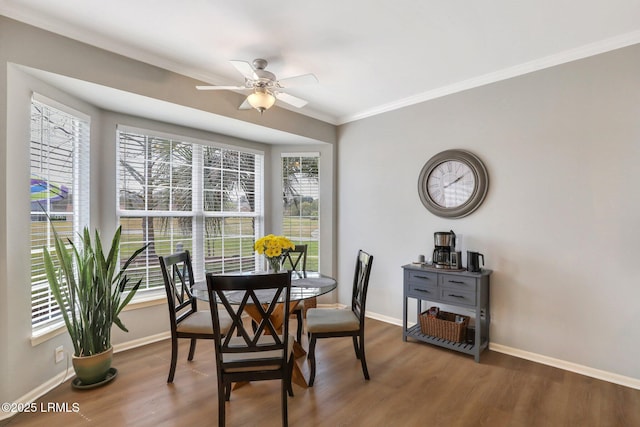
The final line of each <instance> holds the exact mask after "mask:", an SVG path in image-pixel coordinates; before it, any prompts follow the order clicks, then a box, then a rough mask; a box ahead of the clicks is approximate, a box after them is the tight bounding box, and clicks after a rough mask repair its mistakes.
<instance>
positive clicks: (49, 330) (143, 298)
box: [31, 292, 167, 347]
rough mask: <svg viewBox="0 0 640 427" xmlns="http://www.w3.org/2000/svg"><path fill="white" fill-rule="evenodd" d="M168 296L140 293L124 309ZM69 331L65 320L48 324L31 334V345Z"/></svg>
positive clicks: (162, 300) (148, 304)
mask: <svg viewBox="0 0 640 427" xmlns="http://www.w3.org/2000/svg"><path fill="white" fill-rule="evenodd" d="M166 300H167V296H166V295H165V294H164V293H161V292H150V293H148V294H147V295H138V296H136V297H135V298H134V299H133V301H131V302H130V303H129V304H127V306H126V307H125V308H124V309H123V310H122V311H130V310H139V309H142V308H146V307H153V306H156V305H162V304H165V303H166ZM66 332H67V327H66V326H65V324H64V322H61V323H56V324H53V325H50V326H46V327H43V328H40V329H38V330H37V331H35V332H33V333H32V335H31V346H32V347H35V346H37V345H39V344H42V343H43V342H47V341H49V340H50V339H52V338H54V337H57V336H58V335H62V334H64V333H66Z"/></svg>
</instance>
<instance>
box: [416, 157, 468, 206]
mask: <svg viewBox="0 0 640 427" xmlns="http://www.w3.org/2000/svg"><path fill="white" fill-rule="evenodd" d="M475 186H476V179H475V176H474V174H473V171H472V170H471V168H470V167H469V165H468V164H466V163H464V162H461V161H457V160H447V161H444V162H442V163H440V164H439V165H437V166H436V167H435V168H434V169H433V170H432V171H431V173H430V174H429V176H428V177H427V193H428V195H429V197H430V198H431V200H433V201H434V202H435V203H436V204H437V205H438V206H442V207H443V208H456V207H458V206H461V205H463V204H464V203H466V202H467V200H469V198H470V197H471V195H472V194H473V190H474V189H475Z"/></svg>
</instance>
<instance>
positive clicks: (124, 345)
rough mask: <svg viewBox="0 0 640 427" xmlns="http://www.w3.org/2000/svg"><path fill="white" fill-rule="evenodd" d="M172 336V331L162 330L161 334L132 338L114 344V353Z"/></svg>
mask: <svg viewBox="0 0 640 427" xmlns="http://www.w3.org/2000/svg"><path fill="white" fill-rule="evenodd" d="M170 338H171V332H170V331H166V332H160V333H159V334H155V335H149V336H148V337H142V338H138V339H136V340H131V341H127V342H123V343H121V344H115V345H114V346H113V352H114V353H120V352H121V351H127V350H131V349H134V348H138V347H142V346H144V345H147V344H153V343H156V342H158V341H162V340H166V339H170Z"/></svg>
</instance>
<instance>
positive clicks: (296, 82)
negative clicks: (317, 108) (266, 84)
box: [278, 74, 318, 87]
mask: <svg viewBox="0 0 640 427" xmlns="http://www.w3.org/2000/svg"><path fill="white" fill-rule="evenodd" d="M278 83H280V85H281V86H282V87H294V86H302V85H308V84H313V83H318V78H317V77H316V76H315V74H302V75H300V76H293V77H286V78H284V79H282V80H278Z"/></svg>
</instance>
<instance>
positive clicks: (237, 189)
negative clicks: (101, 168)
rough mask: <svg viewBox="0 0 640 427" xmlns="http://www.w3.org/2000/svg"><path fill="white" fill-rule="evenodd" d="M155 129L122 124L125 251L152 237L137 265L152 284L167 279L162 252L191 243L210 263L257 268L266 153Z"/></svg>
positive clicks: (206, 266)
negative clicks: (256, 245) (256, 244)
mask: <svg viewBox="0 0 640 427" xmlns="http://www.w3.org/2000/svg"><path fill="white" fill-rule="evenodd" d="M182 139H183V138H179V137H168V136H162V135H160V136H159V135H154V134H152V132H150V131H144V130H137V129H129V128H120V129H119V131H118V169H119V171H118V192H119V211H118V212H119V217H120V224H121V225H122V228H123V237H122V243H121V250H122V255H121V257H122V259H123V260H126V259H127V258H128V255H129V254H130V253H132V252H133V251H134V250H136V249H137V248H138V247H140V246H142V245H144V244H145V243H150V246H149V249H148V250H147V251H145V252H144V253H143V254H142V255H141V256H140V258H139V259H138V261H137V262H136V264H135V265H133V266H132V267H131V268H130V273H131V274H132V275H135V273H137V276H136V277H142V278H143V287H144V288H145V289H147V290H153V289H158V288H162V287H163V286H164V284H163V280H162V274H161V271H160V265H159V262H158V256H161V255H169V254H171V253H174V252H177V251H181V250H189V251H190V253H191V257H192V262H193V266H194V274H195V275H196V280H204V273H205V271H211V272H239V271H251V270H254V269H255V265H256V264H255V262H256V257H255V254H254V251H253V242H254V241H255V239H256V236H257V233H258V232H259V231H260V230H261V224H262V217H263V209H262V199H263V195H262V184H261V182H262V179H263V178H262V162H263V155H262V154H258V153H253V152H243V151H240V150H238V149H236V148H229V147H223V146H219V147H218V146H210V145H205V144H201V143H196V142H188V141H184V140H182Z"/></svg>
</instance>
